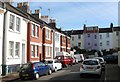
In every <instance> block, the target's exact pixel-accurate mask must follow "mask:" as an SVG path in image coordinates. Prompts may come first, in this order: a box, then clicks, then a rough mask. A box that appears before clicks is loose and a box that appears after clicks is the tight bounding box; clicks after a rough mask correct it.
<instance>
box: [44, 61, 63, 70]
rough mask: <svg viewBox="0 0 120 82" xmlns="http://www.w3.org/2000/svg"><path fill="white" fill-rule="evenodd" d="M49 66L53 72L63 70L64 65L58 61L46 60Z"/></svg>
mask: <svg viewBox="0 0 120 82" xmlns="http://www.w3.org/2000/svg"><path fill="white" fill-rule="evenodd" d="M46 62H47V64H48V65H49V66H50V67H51V69H52V71H55V72H56V71H58V70H60V69H62V64H61V62H60V61H59V60H57V59H51V60H46Z"/></svg>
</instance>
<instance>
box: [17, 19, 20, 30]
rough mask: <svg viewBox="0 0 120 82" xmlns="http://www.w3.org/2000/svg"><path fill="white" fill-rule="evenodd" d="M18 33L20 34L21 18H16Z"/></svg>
mask: <svg viewBox="0 0 120 82" xmlns="http://www.w3.org/2000/svg"><path fill="white" fill-rule="evenodd" d="M16 31H17V32H20V18H19V17H16Z"/></svg>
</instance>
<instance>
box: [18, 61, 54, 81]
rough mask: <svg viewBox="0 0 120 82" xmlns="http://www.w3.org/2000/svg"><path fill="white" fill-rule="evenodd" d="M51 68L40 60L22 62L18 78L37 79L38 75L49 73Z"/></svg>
mask: <svg viewBox="0 0 120 82" xmlns="http://www.w3.org/2000/svg"><path fill="white" fill-rule="evenodd" d="M51 73H52V70H51V69H50V66H49V65H46V64H44V63H42V62H34V63H32V62H30V63H26V64H23V65H22V66H21V68H20V70H19V77H20V79H22V80H23V79H25V78H33V79H38V78H39V76H40V75H44V74H51Z"/></svg>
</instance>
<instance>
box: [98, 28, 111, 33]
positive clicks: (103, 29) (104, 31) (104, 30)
mask: <svg viewBox="0 0 120 82" xmlns="http://www.w3.org/2000/svg"><path fill="white" fill-rule="evenodd" d="M110 32H112V28H99V33H110Z"/></svg>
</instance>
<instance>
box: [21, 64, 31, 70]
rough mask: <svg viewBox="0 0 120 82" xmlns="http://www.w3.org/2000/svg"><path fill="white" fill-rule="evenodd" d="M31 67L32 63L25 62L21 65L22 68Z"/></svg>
mask: <svg viewBox="0 0 120 82" xmlns="http://www.w3.org/2000/svg"><path fill="white" fill-rule="evenodd" d="M29 68H31V64H23V65H22V66H21V69H29Z"/></svg>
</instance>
